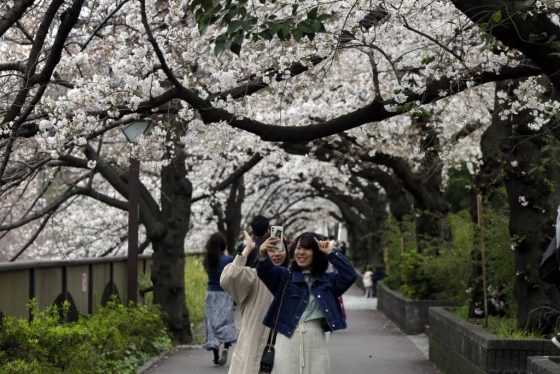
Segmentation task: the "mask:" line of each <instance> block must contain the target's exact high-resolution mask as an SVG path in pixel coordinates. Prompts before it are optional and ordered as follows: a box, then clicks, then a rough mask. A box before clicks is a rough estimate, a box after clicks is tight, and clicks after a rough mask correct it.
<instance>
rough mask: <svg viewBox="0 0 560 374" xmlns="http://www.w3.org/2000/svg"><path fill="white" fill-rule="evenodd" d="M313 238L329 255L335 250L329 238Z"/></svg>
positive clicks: (321, 249) (322, 250)
mask: <svg viewBox="0 0 560 374" xmlns="http://www.w3.org/2000/svg"><path fill="white" fill-rule="evenodd" d="M313 239H315V241H316V242H317V245H318V246H319V250H320V251H321V252H323V253H324V254H326V255H328V254H329V253H331V252H332V251H333V246H332V244H331V242H329V241H328V240H317V238H313Z"/></svg>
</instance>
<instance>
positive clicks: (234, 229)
mask: <svg viewBox="0 0 560 374" xmlns="http://www.w3.org/2000/svg"><path fill="white" fill-rule="evenodd" d="M244 200H245V182H244V178H243V175H241V176H240V177H239V178H238V179H236V181H235V182H233V184H232V185H231V189H230V194H229V198H228V200H227V202H226V214H225V217H224V222H225V226H226V231H225V235H226V239H227V246H228V249H229V252H230V253H233V252H234V251H235V243H236V242H237V239H238V238H239V232H240V231H241V218H242V213H241V207H242V205H243V201H244Z"/></svg>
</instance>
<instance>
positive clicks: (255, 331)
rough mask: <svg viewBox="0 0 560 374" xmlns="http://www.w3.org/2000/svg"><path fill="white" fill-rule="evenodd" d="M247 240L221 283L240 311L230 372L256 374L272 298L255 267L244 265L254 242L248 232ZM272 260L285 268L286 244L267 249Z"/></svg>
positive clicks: (266, 333) (227, 267) (223, 273)
mask: <svg viewBox="0 0 560 374" xmlns="http://www.w3.org/2000/svg"><path fill="white" fill-rule="evenodd" d="M243 233H244V234H245V242H246V243H247V244H246V246H245V248H244V249H243V251H242V252H241V254H238V255H237V256H235V259H234V260H233V263H231V264H228V265H227V266H226V267H225V268H224V271H223V272H222V276H221V277H220V285H221V286H222V288H223V289H224V290H225V291H226V292H227V293H229V294H230V295H231V296H232V297H233V299H234V300H235V302H236V303H237V305H239V308H240V311H241V331H240V333H239V339H238V341H237V344H236V345H235V349H234V350H233V354H232V357H231V363H230V365H229V371H228V373H229V374H257V373H258V372H259V363H260V361H261V356H262V353H263V350H264V347H265V345H266V341H267V339H268V335H269V332H270V329H269V328H268V327H266V326H265V325H263V324H262V320H263V318H264V316H265V314H266V311H267V310H268V307H269V306H270V303H271V302H272V297H273V296H272V293H270V291H269V290H268V289H267V288H266V286H265V285H264V283H262V282H261V280H260V279H259V278H258V277H257V272H256V270H255V269H254V268H250V267H248V266H245V264H246V262H247V258H248V256H249V254H250V253H251V252H252V251H253V250H254V248H255V243H254V242H253V240H252V239H251V237H250V236H249V234H248V233H247V231H244V232H243ZM268 256H269V257H270V259H271V260H272V263H273V264H274V265H276V266H282V267H284V268H286V267H287V266H288V262H289V259H288V257H289V256H288V250H287V248H286V244H285V243H284V247H283V250H282V251H277V250H276V248H275V250H273V251H270V252H268Z"/></svg>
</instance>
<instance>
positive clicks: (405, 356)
mask: <svg viewBox="0 0 560 374" xmlns="http://www.w3.org/2000/svg"><path fill="white" fill-rule="evenodd" d="M344 306H345V308H346V312H347V317H348V328H347V329H346V330H343V331H337V332H336V333H333V334H331V336H330V339H329V352H330V360H331V373H332V374H341V373H348V374H350V373H351V374H371V373H375V374H437V373H438V371H437V369H435V368H434V366H433V365H432V364H431V363H430V362H429V361H428V360H427V358H426V357H425V356H424V354H423V353H422V352H421V351H420V350H419V349H418V348H417V347H416V346H415V345H414V344H413V342H412V341H411V340H410V339H409V337H407V336H406V335H404V334H403V333H402V332H401V331H400V330H399V329H398V328H397V327H396V326H395V325H394V324H393V323H392V322H391V321H390V320H388V319H387V317H385V315H384V314H383V313H381V312H379V311H377V299H366V298H365V297H363V294H362V291H361V290H360V289H358V288H357V287H356V286H353V287H352V288H351V289H350V290H349V291H348V292H347V293H346V294H345V295H344ZM238 317H239V316H236V322H237V321H240V319H239V318H238ZM211 357H212V354H211V353H210V352H207V351H206V350H203V349H195V350H181V351H177V352H176V353H175V354H174V355H173V356H172V357H169V358H166V359H165V360H163V361H161V362H160V363H159V364H157V365H156V366H154V367H153V368H152V369H151V370H150V371H148V374H191V373H227V371H228V368H229V363H228V364H226V365H225V366H222V367H215V366H213V365H212V363H211V361H212V360H211ZM318 374H319V373H318Z"/></svg>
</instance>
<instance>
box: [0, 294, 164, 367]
mask: <svg viewBox="0 0 560 374" xmlns="http://www.w3.org/2000/svg"><path fill="white" fill-rule="evenodd" d="M63 308H65V311H66V312H67V310H68V308H69V305H68V303H66V304H65V306H64V307H63ZM30 309H31V313H32V315H33V316H34V317H33V320H32V321H31V322H28V321H27V320H25V319H19V320H16V319H15V318H12V317H5V318H4V319H3V320H2V324H1V326H0V373H2V374H16V373H17V374H54V373H76V374H78V373H119V374H126V373H135V372H136V368H137V367H138V366H140V365H141V364H142V363H143V362H144V361H145V360H146V359H148V358H149V357H152V356H155V355H157V354H159V353H160V352H163V351H166V350H169V349H170V348H171V340H170V338H169V335H168V334H167V332H166V330H165V328H164V324H163V321H162V318H161V313H160V312H159V310H158V309H157V308H156V307H148V306H138V307H129V308H125V307H124V306H123V305H122V304H120V303H118V302H116V301H114V300H113V301H111V302H109V303H107V305H106V306H105V307H102V306H97V307H96V309H95V313H93V314H92V315H91V316H88V317H81V318H80V319H79V321H77V322H72V323H66V322H64V321H60V317H59V313H58V311H57V309H56V307H52V308H49V309H48V310H47V311H43V312H38V311H37V304H36V302H35V301H34V300H33V301H32V302H31V304H30Z"/></svg>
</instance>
